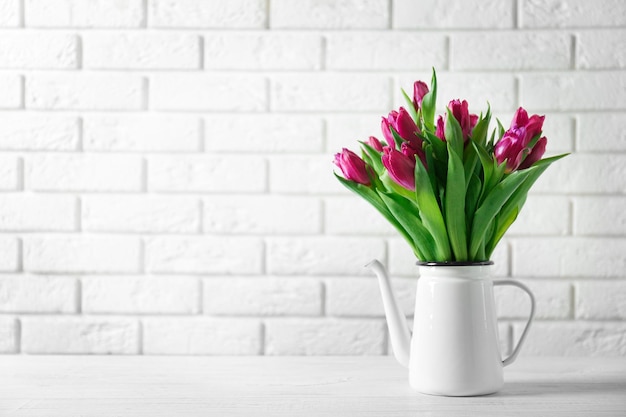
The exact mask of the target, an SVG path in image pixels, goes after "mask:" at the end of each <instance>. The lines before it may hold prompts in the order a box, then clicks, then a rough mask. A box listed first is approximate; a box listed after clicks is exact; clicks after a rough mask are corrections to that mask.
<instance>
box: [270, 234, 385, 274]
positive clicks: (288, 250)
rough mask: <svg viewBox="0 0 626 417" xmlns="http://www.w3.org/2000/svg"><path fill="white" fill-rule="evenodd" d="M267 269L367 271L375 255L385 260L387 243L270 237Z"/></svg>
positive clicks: (277, 271)
mask: <svg viewBox="0 0 626 417" xmlns="http://www.w3.org/2000/svg"><path fill="white" fill-rule="evenodd" d="M267 245H268V246H267V268H268V272H269V273H272V274H277V275H294V274H297V275H300V274H301V275H344V274H354V275H365V274H367V273H369V271H368V270H367V269H366V268H365V267H364V265H365V264H367V263H368V262H369V261H371V260H372V259H374V258H378V259H381V260H384V256H385V245H384V242H382V241H381V240H380V239H375V238H371V239H366V238H338V237H330V236H327V237H313V238H303V237H300V238H278V237H277V238H268V239H267Z"/></svg>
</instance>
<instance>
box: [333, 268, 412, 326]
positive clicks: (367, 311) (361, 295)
mask: <svg viewBox="0 0 626 417" xmlns="http://www.w3.org/2000/svg"><path fill="white" fill-rule="evenodd" d="M392 285H393V289H394V294H395V297H396V300H397V301H398V306H399V307H400V309H401V310H402V312H403V313H404V314H405V315H407V316H412V315H413V312H414V310H415V293H416V290H417V279H415V278H411V279H393V280H392ZM326 314H327V315H329V316H340V317H341V316H348V317H363V316H374V317H382V316H384V315H385V311H384V310H383V303H382V297H381V295H380V288H379V285H378V280H377V279H375V278H374V277H368V278H344V277H342V278H334V279H328V280H326Z"/></svg>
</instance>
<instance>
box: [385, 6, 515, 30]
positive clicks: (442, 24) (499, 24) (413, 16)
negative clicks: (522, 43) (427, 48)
mask: <svg viewBox="0 0 626 417" xmlns="http://www.w3.org/2000/svg"><path fill="white" fill-rule="evenodd" d="M514 9H515V2H514V1H513V0H504V1H502V0H472V1H467V0H451V1H446V2H445V3H442V2H440V1H437V0H421V1H419V2H416V1H412V0H394V3H393V28H394V29H440V28H441V29H444V28H445V29H453V30H456V29H465V28H467V29H504V28H512V27H514V22H515V18H514V16H515V12H514Z"/></svg>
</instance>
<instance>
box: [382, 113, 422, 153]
mask: <svg viewBox="0 0 626 417" xmlns="http://www.w3.org/2000/svg"><path fill="white" fill-rule="evenodd" d="M392 127H393V129H394V130H395V131H396V133H397V134H398V135H399V136H400V137H401V138H402V139H404V140H406V141H409V142H416V146H418V145H419V146H421V140H420V139H419V138H418V137H417V136H416V135H415V133H416V132H418V128H417V125H416V124H415V121H413V118H412V117H411V115H410V114H409V112H408V111H406V109H405V108H404V107H400V109H399V111H395V110H393V111H392V112H391V113H389V115H388V116H387V117H383V118H382V121H381V130H382V131H383V136H384V137H385V140H386V141H387V144H388V145H389V146H393V145H394V144H395V141H394V140H393V134H392V133H391V128H392ZM418 142H419V143H418Z"/></svg>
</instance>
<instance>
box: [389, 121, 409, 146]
mask: <svg viewBox="0 0 626 417" xmlns="http://www.w3.org/2000/svg"><path fill="white" fill-rule="evenodd" d="M389 131H390V132H391V136H393V141H394V142H395V143H396V146H395V148H396V149H400V148H402V144H403V143H404V142H406V141H405V140H404V139H402V136H400V134H399V133H398V132H396V129H394V128H393V126H389ZM391 145H392V144H389V146H391ZM391 147H392V148H393V146H391Z"/></svg>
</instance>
